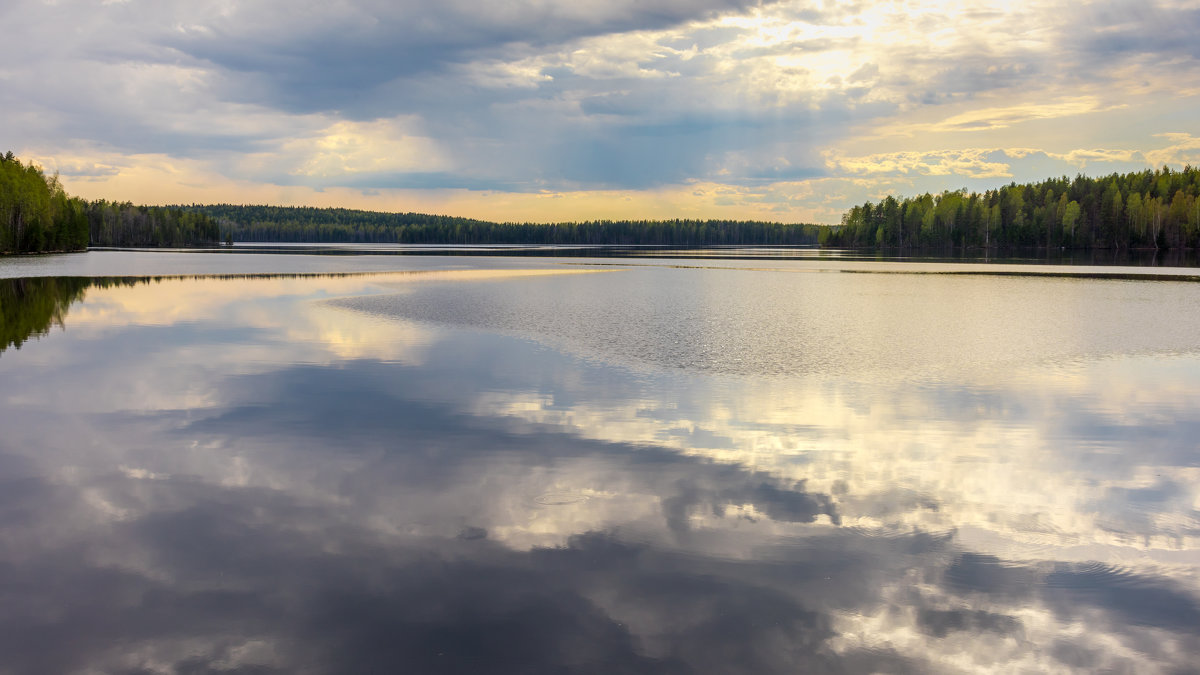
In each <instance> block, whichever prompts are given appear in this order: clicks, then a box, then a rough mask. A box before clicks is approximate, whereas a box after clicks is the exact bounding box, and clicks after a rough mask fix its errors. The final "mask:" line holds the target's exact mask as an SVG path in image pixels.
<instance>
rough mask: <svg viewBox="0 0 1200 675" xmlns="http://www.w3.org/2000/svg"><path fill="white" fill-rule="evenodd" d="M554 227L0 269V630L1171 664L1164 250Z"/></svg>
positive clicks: (1192, 412)
mask: <svg viewBox="0 0 1200 675" xmlns="http://www.w3.org/2000/svg"><path fill="white" fill-rule="evenodd" d="M113 255H120V254H113ZM180 255H183V256H187V255H189V254H180ZM285 257H286V256H285ZM222 259H224V258H222ZM102 260H104V259H102ZM108 260H111V258H110V259H108ZM138 260H144V261H149V262H146V263H145V265H147V266H148V267H143V268H142V269H140V270H136V269H135V270H133V271H136V272H138V273H146V274H150V273H158V272H157V271H156V269H155V268H154V267H153V266H154V265H156V264H159V263H158V262H155V261H157V260H159V259H157V258H152V257H151V258H139V259H138ZM177 260H179V261H180V263H179V264H180V265H183V266H185V267H186V265H187V264H191V263H188V262H187V258H186V257H185V258H179V259H177ZM581 262H582V263H585V264H578V263H581ZM588 262H604V261H588V260H582V261H581V260H574V259H573V260H570V261H559V260H554V259H546V260H541V259H532V260H531V259H513V258H496V259H491V258H488V259H470V260H467V259H461V258H454V257H446V258H437V259H409V258H405V259H403V260H401V261H399V262H397V261H395V260H394V259H393V260H392V261H391V262H390V263H388V264H390V265H392V266H393V268H394V267H397V266H399V267H407V268H409V269H410V270H411V271H409V272H393V273H376V274H370V275H350V276H344V275H342V276H339V275H333V276H330V275H325V276H281V277H263V278H183V279H165V280H158V281H143V280H127V281H123V282H120V283H116V282H109V281H105V282H99V283H97V282H92V281H88V280H78V279H75V280H72V279H62V278H53V277H46V278H43V279H40V280H35V279H24V280H21V281H0V284H3V289H4V290H3V292H0V309H2V310H3V317H4V324H3V326H2V328H3V331H4V332H3V334H2V335H0V346H6V347H7V349H6V350H4V351H3V353H0V664H3V665H2V666H0V672H14V673H27V672H29V673H71V672H78V673H83V672H115V673H159V672H178V673H273V672H280V673H327V672H416V673H425V672H430V673H438V672H448V673H450V672H455V673H456V672H521V673H542V672H584V673H619V672H647V673H773V672H788V673H793V672H809V673H941V672H945V673H960V672H1038V673H1053V672H1136V673H1156V672H1163V673H1169V672H1195V669H1196V664H1197V663H1200V641H1198V640H1197V638H1200V442H1198V441H1197V439H1198V438H1200V406H1198V405H1197V401H1200V283H1195V282H1184V281H1138V280H1123V279H1090V278H1078V279H1076V278H1056V277H995V276H945V275H930V274H924V275H923V274H895V273H889V274H827V273H823V272H822V271H820V270H818V269H813V268H810V267H805V266H804V265H803V264H802V263H798V262H797V263H790V262H787V261H783V262H780V263H778V264H777V265H774V266H772V267H771V268H769V269H765V268H762V267H761V266H759V265H752V264H749V263H747V264H746V265H743V266H741V267H738V266H737V265H734V264H729V265H726V264H725V263H721V264H720V265H718V264H703V263H701V264H693V265H692V266H684V267H679V266H672V265H669V264H663V265H658V264H650V265H638V264H631V265H623V264H621V265H611V264H600V265H589V264H586V263H588ZM608 262H612V261H608ZM618 262H620V261H618ZM693 263H695V261H693ZM39 264H43V265H48V266H49V267H48V268H47V269H50V270H51V271H53V263H39ZM70 264H73V265H78V264H81V263H79V262H72V263H70ZM87 264H93V263H87ZM105 264H108V263H105ZM195 264H196V265H201V264H202V263H200V262H196V263H195ZM224 264H225V263H223V262H222V263H220V264H214V263H209V265H210V267H209V269H208V271H210V272H233V271H237V269H236V268H232V269H231V268H223V267H221V266H222V265H224ZM231 264H236V265H242V264H248V263H242V262H238V263H231ZM278 264H279V265H294V266H298V267H303V266H304V265H305V264H308V263H306V262H305V261H303V260H300V261H292V262H287V263H283V262H279V263H278ZM311 264H312V265H317V266H327V265H334V266H335V267H332V268H330V267H321V268H320V269H316V270H313V269H308V270H295V269H292V270H277V271H323V272H334V271H347V269H350V268H353V265H355V264H360V265H363V266H365V268H366V269H378V268H373V267H372V266H373V265H375V264H376V262H373V261H370V260H366V261H357V262H354V261H351V262H336V263H327V262H318V263H311ZM379 264H380V265H383V263H379ZM863 264H866V263H863ZM340 265H348V266H350V267H349V268H344V267H343V268H338V267H336V266H340ZM851 267H853V265H851ZM188 271H191V272H195V271H197V270H188ZM59 324H61V325H62V326H65V329H63V328H60V327H59ZM46 328H49V332H48V334H46V335H44V336H41V337H40V338H39V337H37V333H39V332H41V331H42V330H43V329H46ZM31 331H32V332H33V336H31V337H27V338H21V335H22V334H24V335H26V336H28V334H29V333H30V332H31ZM14 335H15V336H17V337H18V338H21V340H20V341H22V342H23V344H21V346H20V348H19V349H17V348H16V346H15V342H16V340H14V339H13V336H14Z"/></svg>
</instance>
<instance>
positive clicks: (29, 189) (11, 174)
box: [0, 151, 88, 254]
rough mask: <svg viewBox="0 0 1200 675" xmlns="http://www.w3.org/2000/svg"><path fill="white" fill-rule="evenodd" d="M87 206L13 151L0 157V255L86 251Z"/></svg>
mask: <svg viewBox="0 0 1200 675" xmlns="http://www.w3.org/2000/svg"><path fill="white" fill-rule="evenodd" d="M83 206H84V203H83V201H82V200H80V199H76V198H72V197H68V196H67V194H66V192H64V191H63V189H62V185H60V184H59V182H58V176H57V175H56V176H52V177H50V178H47V177H46V176H45V174H43V173H42V170H41V169H40V168H38V167H37V166H35V165H33V164H23V163H22V162H21V160H19V159H17V158H16V157H14V156H13V154H12V151H9V152H7V153H6V154H4V155H0V254H3V253H24V252H31V253H37V252H41V251H78V250H82V249H84V248H87V244H88V241H87V225H86V221H85V220H83V218H82V216H81V214H82V209H83Z"/></svg>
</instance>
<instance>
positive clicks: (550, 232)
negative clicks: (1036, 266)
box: [0, 152, 1200, 254]
mask: <svg viewBox="0 0 1200 675" xmlns="http://www.w3.org/2000/svg"><path fill="white" fill-rule="evenodd" d="M222 241H225V242H229V243H231V242H233V241H240V242H322V243H341V242H360V243H401V244H564V245H589V244H591V245H610V246H621V245H657V246H714V245H737V246H755V245H767V246H803V245H814V244H820V245H821V246H826V247H836V248H899V249H905V248H908V249H947V248H963V249H968V248H985V249H991V248H995V249H1010V248H1035V247H1036V248H1047V249H1049V248H1062V249H1115V250H1121V249H1126V250H1132V249H1184V248H1194V247H1200V169H1195V168H1192V167H1190V166H1188V167H1185V168H1184V169H1183V170H1181V171H1179V170H1172V169H1170V168H1168V167H1163V168H1162V169H1158V170H1149V169H1147V170H1145V171H1139V172H1133V173H1126V174H1116V173H1114V174H1112V175H1109V176H1104V177H1101V178H1088V177H1086V176H1083V175H1078V176H1076V177H1075V178H1073V179H1071V178H1067V177H1066V176H1062V177H1060V178H1051V179H1047V180H1044V181H1041V182H1039V183H1024V184H1020V185H1018V184H1017V183H1010V184H1009V185H1006V186H1002V187H999V188H996V189H994V190H987V191H985V192H983V193H978V192H968V191H966V190H956V191H946V192H943V193H941V194H939V195H931V194H928V193H926V194H923V195H920V196H917V197H903V198H897V197H893V196H887V197H885V198H884V199H882V200H881V201H879V202H877V203H872V202H867V203H865V204H863V205H861V206H855V207H853V208H851V209H850V210H849V211H847V212H846V213H845V215H843V216H842V220H841V224H840V225H833V226H825V225H812V224H801V223H795V224H786V223H776V222H765V221H750V220H681V219H677V220H591V221H583V222H564V223H513V222H505V223H499V222H491V221H485V220H475V219H471V218H458V217H452V216H440V215H428V214H422V213H383V212H375V211H359V210H353V209H340V208H313V207H292V206H245V205H234V204H215V205H200V204H191V205H186V206H184V205H180V206H165V207H163V206H137V205H134V204H131V203H129V202H124V203H122V202H109V201H106V200H97V201H86V200H83V199H80V198H78V197H71V196H69V195H67V193H66V192H65V191H64V190H63V187H62V185H61V184H60V183H59V179H58V176H57V175H54V176H50V177H47V176H46V175H45V174H44V173H43V171H42V170H41V169H40V168H38V167H37V166H35V165H33V164H25V163H22V162H21V161H20V160H19V159H17V158H15V157H14V156H13V153H12V152H8V153H7V154H5V155H2V156H0V254H2V253H26V252H30V253H37V252H47V251H77V250H83V249H86V248H87V247H88V246H89V245H90V246H116V247H159V246H165V247H186V246H211V245H214V244H218V243H220V242H222Z"/></svg>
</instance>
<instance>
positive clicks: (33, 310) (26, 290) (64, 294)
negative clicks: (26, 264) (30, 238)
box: [0, 277, 91, 353]
mask: <svg viewBox="0 0 1200 675" xmlns="http://www.w3.org/2000/svg"><path fill="white" fill-rule="evenodd" d="M89 285H91V281H90V280H89V279H86V278H80V277H32V278H27V279H0V353H2V352H4V350H6V349H8V348H9V347H16V348H17V349H20V348H21V345H22V344H24V342H25V341H26V340H28V339H29V338H30V337H34V336H38V335H45V334H46V333H48V332H49V331H50V328H51V327H52V326H56V325H57V326H60V327H61V326H62V324H63V317H64V316H65V315H66V313H67V307H68V306H69V305H70V304H71V303H73V302H76V301H77V300H80V299H82V298H83V293H84V291H85V290H86V289H87V287H88V286H89Z"/></svg>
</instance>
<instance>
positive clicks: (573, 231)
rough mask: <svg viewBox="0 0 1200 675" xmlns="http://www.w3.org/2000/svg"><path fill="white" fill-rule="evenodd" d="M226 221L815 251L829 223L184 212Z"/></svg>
mask: <svg viewBox="0 0 1200 675" xmlns="http://www.w3.org/2000/svg"><path fill="white" fill-rule="evenodd" d="M173 208H180V209H183V210H186V211H193V212H195V213H199V214H203V215H206V216H208V217H210V218H214V219H216V220H217V221H219V222H220V223H221V227H222V232H223V233H225V232H227V233H229V234H230V235H232V238H233V240H234V241H250V242H336V243H342V242H347V243H350V242H359V243H372V244H378V243H399V244H568V245H570V244H577V245H586V244H598V245H610V246H625V245H657V246H714V245H723V244H730V245H743V246H754V245H777V246H803V245H815V244H816V243H817V239H818V236H819V233H820V230H821V228H822V226H821V225H810V224H785V223H775V222H767V221H757V220H591V221H584V222H564V223H498V222H491V221H486V220H475V219H472V218H457V217H453V216H437V215H428V214H424V213H383V212H378V211H358V210H353V209H333V208H324V209H321V208H312V207H303V206H238V205H234V204H216V205H198V204H193V205H190V206H179V207H173Z"/></svg>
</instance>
